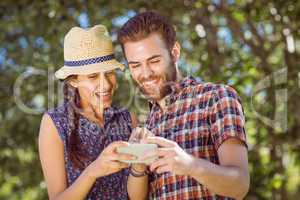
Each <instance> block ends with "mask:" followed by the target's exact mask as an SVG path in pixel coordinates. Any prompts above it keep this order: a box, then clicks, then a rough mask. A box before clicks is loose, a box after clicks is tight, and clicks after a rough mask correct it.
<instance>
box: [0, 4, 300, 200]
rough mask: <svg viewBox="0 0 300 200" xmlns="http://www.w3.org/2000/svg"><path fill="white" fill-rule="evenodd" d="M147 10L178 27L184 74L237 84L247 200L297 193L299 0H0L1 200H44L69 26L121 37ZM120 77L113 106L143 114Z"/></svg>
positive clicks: (141, 102) (290, 196)
mask: <svg viewBox="0 0 300 200" xmlns="http://www.w3.org/2000/svg"><path fill="white" fill-rule="evenodd" d="M144 10H157V11H158V12H161V13H162V14H164V15H165V16H166V17H168V18H169V19H170V20H171V21H172V22H173V23H174V25H175V26H176V30H177V37H178V40H179V42H180V43H181V45H182V56H181V60H180V68H181V70H182V71H183V72H184V74H185V75H191V74H192V75H193V76H198V77H201V78H202V79H203V80H205V81H214V82H218V83H225V84H229V85H232V86H233V87H234V88H235V89H237V91H238V93H239V94H240V95H241V97H242V100H243V103H244V108H245V114H246V119H247V124H246V131H247V136H248V141H249V165H250V170H251V188H250V192H249V194H248V196H247V199H296V197H297V196H298V195H299V194H300V193H299V191H300V180H299V177H300V170H299V165H300V163H299V160H300V153H299V149H300V141H299V134H298V133H299V131H300V118H299V117H298V116H300V109H299V107H300V105H299V97H300V93H299V87H300V85H299V82H300V76H299V73H300V70H299V64H300V63H299V62H300V59H299V54H300V49H299V42H300V40H299V35H300V23H299V21H300V19H299V16H300V2H298V1H291V0H288V1H283V0H278V1H271V0H263V1H258V0H235V1H233V0H227V1H226V0H213V1H208V0H203V1H200V0H199V1H196V0H184V1H179V0H174V1H172V3H170V2H169V1H158V0H152V1H129V0H125V1H116V0H112V1H96V0H94V1H84V0H83V1H82V0H81V1H79V0H77V1H64V0H56V1H30V0H19V1H8V0H3V1H1V2H0V11H1V12H0V19H1V20H0V41H1V44H0V72H1V73H0V74H1V75H0V88H1V90H0V102H1V107H0V123H1V125H0V162H1V164H2V166H1V170H0V182H1V185H0V198H1V199H46V189H45V183H44V182H43V177H42V172H41V168H40V164H39V158H38V152H37V134H38V129H39V123H40V120H41V112H40V111H42V110H43V108H47V106H48V105H50V107H51V106H54V105H57V102H58V100H59V95H58V94H59V89H58V87H59V84H58V82H55V83H53V82H52V81H51V80H52V78H53V77H52V76H51V73H52V72H53V71H54V70H55V69H58V68H59V67H60V66H62V64H63V37H64V35H65V34H66V32H67V31H68V30H69V29H70V28H71V27H73V26H82V27H87V26H91V25H95V24H99V23H101V24H104V25H106V26H107V27H108V28H109V30H110V32H111V36H112V38H113V40H114V41H115V39H116V32H117V30H118V29H119V28H120V26H122V25H123V24H124V23H125V22H126V20H127V19H128V18H130V17H132V16H133V15H134V14H135V13H138V12H141V11H144ZM115 45H116V56H117V58H118V59H120V60H123V62H125V60H124V58H123V56H122V53H121V49H120V46H119V45H118V44H117V43H116V41H115ZM48 73H49V75H50V76H48ZM47 77H48V78H47ZM118 78H119V89H118V91H117V95H116V97H115V102H116V103H118V104H120V105H125V106H128V107H129V108H130V109H131V110H133V111H135V112H137V113H138V114H139V115H140V118H141V120H142V117H143V116H144V115H145V114H146V113H145V110H146V104H145V100H143V99H142V98H140V97H139V96H138V95H137V91H136V90H135V89H134V88H132V87H130V86H132V84H131V80H130V76H129V74H128V72H126V73H125V76H123V75H119V77H118ZM47 79H48V81H47ZM48 87H49V88H48ZM18 89H20V90H18ZM49 91H50V92H49ZM128 91H130V92H128ZM18 92H19V93H18ZM48 92H49V94H50V96H49V95H48ZM52 92H53V94H52ZM131 94H136V95H135V96H132V95H131ZM49 97H50V98H49ZM21 103H24V105H23V106H22V104H21ZM26 106H27V107H29V108H35V109H34V110H31V111H32V112H33V111H35V112H36V113H39V114H34V112H33V113H31V114H30V113H29V112H30V110H28V109H27V110H26ZM24 109H25V111H26V112H24Z"/></svg>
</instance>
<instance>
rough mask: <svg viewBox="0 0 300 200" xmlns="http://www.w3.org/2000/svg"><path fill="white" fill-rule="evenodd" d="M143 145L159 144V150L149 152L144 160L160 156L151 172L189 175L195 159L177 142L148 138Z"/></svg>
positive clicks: (151, 167) (160, 138)
mask: <svg viewBox="0 0 300 200" xmlns="http://www.w3.org/2000/svg"><path fill="white" fill-rule="evenodd" d="M142 143H150V144H157V145H158V146H159V148H158V149H157V150H154V151H151V152H147V153H146V154H145V155H144V156H143V158H142V159H147V158H149V157H152V156H158V157H159V159H157V160H156V161H155V162H153V163H152V164H151V165H150V170H151V171H154V170H155V171H156V172H157V173H164V172H172V173H174V174H176V175H188V174H189V170H190V169H191V167H192V165H193V162H194V157H193V156H192V155H190V154H188V153H186V152H185V151H184V150H183V149H182V148H181V147H180V146H179V145H178V144H177V143H176V142H173V141H170V140H167V139H165V138H162V137H147V138H146V139H143V140H142Z"/></svg>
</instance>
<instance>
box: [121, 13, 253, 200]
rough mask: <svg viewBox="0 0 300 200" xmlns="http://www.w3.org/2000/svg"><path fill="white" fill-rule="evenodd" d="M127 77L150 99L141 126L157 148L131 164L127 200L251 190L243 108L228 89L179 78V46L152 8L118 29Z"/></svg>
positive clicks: (224, 195) (233, 195)
mask: <svg viewBox="0 0 300 200" xmlns="http://www.w3.org/2000/svg"><path fill="white" fill-rule="evenodd" d="M118 40H119V42H120V43H121V45H122V48H123V51H124V54H125V57H126V59H127V62H128V65H129V70H130V72H131V75H132V78H133V79H134V80H135V82H136V83H137V85H138V86H139V87H140V89H141V90H142V92H143V93H144V94H145V96H146V97H147V98H148V100H149V102H150V104H151V111H150V114H149V116H148V119H147V121H146V128H147V129H149V130H150V131H151V132H152V133H153V134H154V135H155V137H147V138H146V139H145V140H144V141H143V142H146V143H155V144H158V145H159V148H158V150H156V151H154V152H148V153H147V155H145V156H144V158H149V157H152V156H158V157H159V159H157V160H156V161H155V162H154V163H152V164H151V165H150V171H151V172H150V173H146V171H145V169H146V168H145V167H143V166H137V165H135V166H132V168H131V175H130V176H129V180H128V184H127V187H128V193H129V196H130V198H131V199H138V200H140V199H146V198H150V199H242V198H244V197H245V195H246V193H247V192H248V189H249V172H248V158H247V145H246V136H245V131H244V124H245V121H244V116H243V109H242V106H241V104H240V101H239V98H238V96H237V94H236V92H235V91H234V90H233V89H232V88H231V87H229V86H225V85H217V84H212V83H203V82H199V81H197V80H196V79H194V78H193V77H187V78H184V79H183V78H181V76H180V75H179V71H178V68H177V61H178V59H179V56H180V45H179V43H178V42H177V41H176V33H175V30H174V28H173V26H172V25H171V24H170V23H169V22H168V21H167V20H166V19H165V18H164V17H162V16H161V15H159V14H158V13H156V12H144V13H141V14H138V15H136V16H135V17H133V18H131V19H130V20H129V21H128V22H126V24H125V25H124V26H123V27H122V28H121V29H120V31H119V34H118Z"/></svg>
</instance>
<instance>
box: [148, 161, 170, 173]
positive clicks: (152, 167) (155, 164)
mask: <svg viewBox="0 0 300 200" xmlns="http://www.w3.org/2000/svg"><path fill="white" fill-rule="evenodd" d="M167 164H168V162H167V161H166V159H158V160H157V161H155V162H153V163H152V164H151V165H150V170H151V171H154V170H156V168H159V167H162V166H165V165H167Z"/></svg>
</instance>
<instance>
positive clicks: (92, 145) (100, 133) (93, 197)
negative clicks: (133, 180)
mask: <svg viewBox="0 0 300 200" xmlns="http://www.w3.org/2000/svg"><path fill="white" fill-rule="evenodd" d="M47 114H48V115H49V116H50V117H51V118H52V120H53V122H54V124H55V126H56V128H57V131H58V133H59V136H60V138H61V140H62V141H63V144H64V158H65V169H66V172H67V183H68V186H70V185H71V184H72V183H73V182H74V181H75V180H76V179H77V178H78V176H79V175H80V174H81V172H82V171H81V170H79V169H76V168H74V166H73V165H72V163H71V161H70V158H69V156H68V154H67V149H66V140H67V138H68V135H69V134H70V127H69V124H68V114H67V103H65V104H63V105H61V106H58V107H56V108H54V109H51V110H48V111H47ZM104 119H105V120H104V126H103V128H102V127H100V126H99V125H98V124H96V123H94V122H92V121H90V120H88V119H87V118H86V117H84V116H83V115H80V116H79V131H78V133H79V137H80V140H81V143H84V146H87V149H86V153H87V154H88V155H89V156H90V158H91V160H89V161H87V163H86V164H90V163H91V162H92V161H94V160H95V159H96V158H97V157H98V156H99V155H100V153H101V152H102V151H103V149H104V148H105V147H107V146H108V145H109V144H110V143H112V142H114V141H119V140H123V141H128V139H129V136H130V133H131V130H132V127H131V122H132V121H131V117H130V113H129V112H128V110H127V109H124V108H119V107H116V106H112V107H109V108H106V109H105V111H104ZM50 150H51V149H50ZM99 170H100V169H99ZM128 174H129V173H128V169H123V170H121V171H119V172H117V173H114V174H111V175H108V176H105V177H100V178H98V179H97V180H96V182H95V183H94V185H93V187H92V188H91V190H90V192H89V193H88V194H87V197H86V199H88V200H106V199H109V200H123V199H128V195H127V187H126V185H127V178H128Z"/></svg>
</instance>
